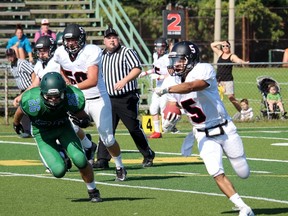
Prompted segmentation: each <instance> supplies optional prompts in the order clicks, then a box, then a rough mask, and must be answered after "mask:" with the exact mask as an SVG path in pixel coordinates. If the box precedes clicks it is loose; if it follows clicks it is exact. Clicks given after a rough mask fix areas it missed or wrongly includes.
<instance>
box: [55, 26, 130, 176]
mask: <svg viewBox="0 0 288 216" xmlns="http://www.w3.org/2000/svg"><path fill="white" fill-rule="evenodd" d="M101 58H102V50H101V48H100V47H99V46H97V45H94V44H86V32H85V30H84V28H83V27H82V26H79V25H77V24H70V25H68V26H67V27H66V28H65V29H64V32H63V45H62V46H60V47H58V48H57V50H56V51H55V54H54V60H55V62H56V63H58V64H60V67H61V69H60V70H61V74H62V75H63V77H64V79H65V81H66V83H67V84H69V85H74V86H75V87H77V88H79V89H81V90H82V91H83V93H84V96H85V99H86V105H85V112H86V113H87V114H88V115H89V116H90V118H92V119H93V121H94V123H95V125H96V128H97V130H98V133H99V136H100V138H101V140H102V142H103V143H104V145H105V146H106V148H107V150H108V151H109V153H110V155H111V156H112V157H113V160H114V162H115V165H116V178H115V180H116V181H124V180H125V179H126V174H127V171H126V169H125V168H124V165H123V163H122V156H121V151H120V146H119V144H118V142H117V141H116V139H115V136H114V133H113V125H112V113H111V112H112V107H111V101H110V98H109V96H108V93H107V90H106V86H105V83H104V80H103V76H102V64H101Z"/></svg>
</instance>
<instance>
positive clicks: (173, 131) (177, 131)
mask: <svg viewBox="0 0 288 216" xmlns="http://www.w3.org/2000/svg"><path fill="white" fill-rule="evenodd" d="M171 133H172V134H177V133H180V131H179V130H178V129H177V128H176V127H175V126H174V127H173V128H172V129H171Z"/></svg>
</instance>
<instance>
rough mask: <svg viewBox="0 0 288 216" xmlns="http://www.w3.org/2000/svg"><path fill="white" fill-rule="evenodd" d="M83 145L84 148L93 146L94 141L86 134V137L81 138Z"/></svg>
mask: <svg viewBox="0 0 288 216" xmlns="http://www.w3.org/2000/svg"><path fill="white" fill-rule="evenodd" d="M81 145H82V147H83V148H85V149H89V148H91V146H92V142H91V141H90V140H89V139H88V138H87V136H86V135H85V137H84V139H83V140H81Z"/></svg>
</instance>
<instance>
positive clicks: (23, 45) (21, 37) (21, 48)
mask: <svg viewBox="0 0 288 216" xmlns="http://www.w3.org/2000/svg"><path fill="white" fill-rule="evenodd" d="M9 48H12V49H14V50H15V53H16V56H17V58H19V59H26V56H27V55H28V57H29V62H31V63H32V64H33V63H34V62H33V56H32V47H31V43H30V41H29V39H28V37H27V36H26V35H25V34H24V31H23V28H22V26H21V25H20V24H17V25H16V30H15V36H13V37H12V38H10V39H9V41H8V44H7V46H6V49H9Z"/></svg>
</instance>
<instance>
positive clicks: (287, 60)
mask: <svg viewBox="0 0 288 216" xmlns="http://www.w3.org/2000/svg"><path fill="white" fill-rule="evenodd" d="M282 62H283V63H285V64H283V65H282V66H283V67H288V48H286V49H285V50H284V54H283V60H282Z"/></svg>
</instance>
